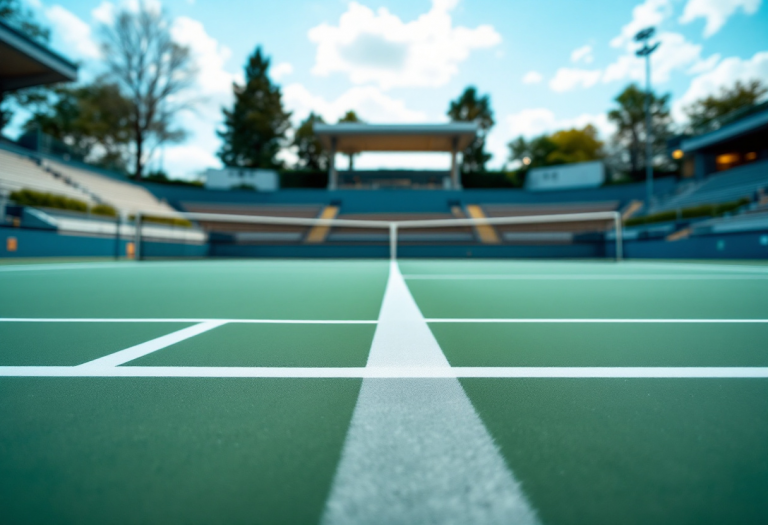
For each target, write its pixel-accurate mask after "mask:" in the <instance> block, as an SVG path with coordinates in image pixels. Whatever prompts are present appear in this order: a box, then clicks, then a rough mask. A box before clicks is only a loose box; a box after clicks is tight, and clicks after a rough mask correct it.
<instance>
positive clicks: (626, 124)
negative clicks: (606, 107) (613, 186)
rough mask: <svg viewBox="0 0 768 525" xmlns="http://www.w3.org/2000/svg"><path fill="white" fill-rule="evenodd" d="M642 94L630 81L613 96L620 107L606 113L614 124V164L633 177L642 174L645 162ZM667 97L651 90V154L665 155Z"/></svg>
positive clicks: (667, 123) (658, 156)
mask: <svg viewBox="0 0 768 525" xmlns="http://www.w3.org/2000/svg"><path fill="white" fill-rule="evenodd" d="M645 96H646V94H645V91H643V90H642V89H640V88H639V87H638V86H637V85H636V84H630V85H629V86H627V87H626V88H625V89H624V91H622V92H621V93H620V94H619V95H618V96H617V97H616V98H615V101H616V102H617V103H618V105H619V107H617V108H615V109H612V110H611V111H610V112H609V113H608V120H610V121H611V122H613V123H614V124H615V125H616V134H615V135H614V137H613V142H614V144H615V145H616V146H617V147H618V148H619V156H618V162H617V164H618V165H619V168H622V169H626V170H627V171H629V173H630V176H631V177H633V178H636V179H641V178H642V177H643V176H644V169H645V164H646V158H645V136H646V129H645ZM669 98H670V95H669V94H666V95H662V96H657V95H655V94H654V93H651V100H650V110H651V132H652V138H653V140H652V146H653V150H652V151H653V158H661V159H664V158H665V156H664V155H663V153H664V152H665V150H666V141H667V138H669V136H670V126H671V124H672V117H671V116H670V113H669ZM653 158H652V159H651V162H653ZM659 162H660V161H659Z"/></svg>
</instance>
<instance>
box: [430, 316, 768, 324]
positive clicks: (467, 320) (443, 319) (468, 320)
mask: <svg viewBox="0 0 768 525" xmlns="http://www.w3.org/2000/svg"><path fill="white" fill-rule="evenodd" d="M425 321H427V322H428V323H671V324H674V323H680V324H687V323H702V324H710V323H768V319H562V318H561V319H557V318H553V319H549V318H545V319H533V318H532V319H525V318H514V319H498V318H486V319H472V318H457V319H451V318H449V317H437V318H432V319H425Z"/></svg>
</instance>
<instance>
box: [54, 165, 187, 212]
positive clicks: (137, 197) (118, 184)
mask: <svg viewBox="0 0 768 525" xmlns="http://www.w3.org/2000/svg"><path fill="white" fill-rule="evenodd" d="M43 165H44V166H45V167H46V168H48V169H49V170H50V171H51V172H53V173H56V174H58V175H60V176H61V178H63V179H64V180H67V181H68V182H70V184H71V185H73V186H79V187H80V188H82V189H83V191H85V192H88V193H90V194H92V195H95V196H97V197H98V199H99V200H100V201H101V202H105V203H107V204H110V205H111V206H113V207H115V208H117V209H119V210H121V211H123V212H125V213H136V212H141V213H143V214H149V215H151V214H153V213H154V214H159V215H169V214H170V215H174V214H175V211H176V210H174V209H173V208H172V207H171V206H169V205H168V204H166V203H164V202H162V201H160V200H158V199H157V198H156V197H155V196H154V195H152V194H151V193H150V192H148V191H147V190H145V189H144V188H142V187H141V186H138V185H136V184H130V183H128V182H122V181H119V180H116V179H112V178H110V177H106V176H103V175H99V174H97V173H96V172H94V171H90V170H86V169H82V168H78V167H75V166H73V165H69V164H65V163H63V162H57V161H54V160H51V159H45V160H43Z"/></svg>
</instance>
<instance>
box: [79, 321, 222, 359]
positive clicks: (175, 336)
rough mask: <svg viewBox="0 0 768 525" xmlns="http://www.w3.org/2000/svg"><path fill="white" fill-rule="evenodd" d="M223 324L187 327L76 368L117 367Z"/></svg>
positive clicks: (215, 322) (219, 322) (206, 323)
mask: <svg viewBox="0 0 768 525" xmlns="http://www.w3.org/2000/svg"><path fill="white" fill-rule="evenodd" d="M223 324H226V322H223V321H209V322H205V323H200V324H196V325H193V326H188V327H187V328H182V329H181V330H177V331H176V332H173V333H170V334H167V335H164V336H161V337H158V338H156V339H152V340H151V341H147V342H145V343H141V344H138V345H136V346H132V347H130V348H126V349H125V350H120V351H119V352H115V353H114V354H109V355H106V356H104V357H100V358H98V359H94V360H93V361H88V362H87V363H83V364H82V365H78V366H77V368H82V369H103V368H109V367H117V366H120V365H122V364H124V363H127V362H129V361H133V360H134V359H138V358H139V357H142V356H145V355H147V354H151V353H152V352H156V351H157V350H160V349H162V348H165V347H167V346H171V345H172V344H176V343H178V342H180V341H183V340H185V339H189V338H190V337H194V336H196V335H200V334H202V333H203V332H207V331H208V330H212V329H214V328H216V327H219V326H221V325H223Z"/></svg>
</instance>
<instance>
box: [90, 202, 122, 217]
mask: <svg viewBox="0 0 768 525" xmlns="http://www.w3.org/2000/svg"><path fill="white" fill-rule="evenodd" d="M91 213H93V214H94V215H104V216H106V217H117V210H116V209H114V208H113V207H112V206H110V205H109V204H97V205H96V206H93V207H92V208H91Z"/></svg>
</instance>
